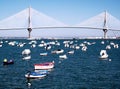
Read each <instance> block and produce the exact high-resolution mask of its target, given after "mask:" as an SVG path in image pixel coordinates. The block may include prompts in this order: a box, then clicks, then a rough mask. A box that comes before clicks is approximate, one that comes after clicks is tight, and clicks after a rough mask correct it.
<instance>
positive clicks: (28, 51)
mask: <svg viewBox="0 0 120 89" xmlns="http://www.w3.org/2000/svg"><path fill="white" fill-rule="evenodd" d="M30 53H31V51H30V49H24V50H23V51H22V55H29V54H30Z"/></svg>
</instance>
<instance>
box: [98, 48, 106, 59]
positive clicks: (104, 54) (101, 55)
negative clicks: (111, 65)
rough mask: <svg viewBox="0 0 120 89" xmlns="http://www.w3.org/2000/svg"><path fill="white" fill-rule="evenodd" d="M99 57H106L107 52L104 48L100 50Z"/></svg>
mask: <svg viewBox="0 0 120 89" xmlns="http://www.w3.org/2000/svg"><path fill="white" fill-rule="evenodd" d="M100 58H101V59H105V58H108V54H107V52H106V50H101V51H100Z"/></svg>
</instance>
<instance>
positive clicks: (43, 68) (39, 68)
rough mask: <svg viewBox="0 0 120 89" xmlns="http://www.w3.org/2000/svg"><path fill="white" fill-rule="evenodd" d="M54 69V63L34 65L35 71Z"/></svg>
mask: <svg viewBox="0 0 120 89" xmlns="http://www.w3.org/2000/svg"><path fill="white" fill-rule="evenodd" d="M53 67H54V61H53V62H45V63H40V64H34V68H35V70H45V69H47V70H49V69H52V68H53Z"/></svg>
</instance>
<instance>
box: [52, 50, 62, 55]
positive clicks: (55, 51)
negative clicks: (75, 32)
mask: <svg viewBox="0 0 120 89" xmlns="http://www.w3.org/2000/svg"><path fill="white" fill-rule="evenodd" d="M63 52H64V50H63V49H58V50H54V51H52V52H51V53H56V54H60V53H63Z"/></svg>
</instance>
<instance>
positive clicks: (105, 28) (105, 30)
mask: <svg viewBox="0 0 120 89" xmlns="http://www.w3.org/2000/svg"><path fill="white" fill-rule="evenodd" d="M106 24H107V17H106V11H105V16H104V25H103V32H104V39H106V38H107V31H108V29H107V26H106Z"/></svg>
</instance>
